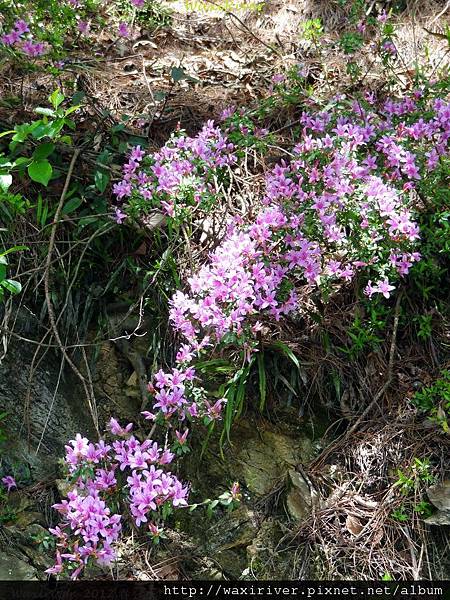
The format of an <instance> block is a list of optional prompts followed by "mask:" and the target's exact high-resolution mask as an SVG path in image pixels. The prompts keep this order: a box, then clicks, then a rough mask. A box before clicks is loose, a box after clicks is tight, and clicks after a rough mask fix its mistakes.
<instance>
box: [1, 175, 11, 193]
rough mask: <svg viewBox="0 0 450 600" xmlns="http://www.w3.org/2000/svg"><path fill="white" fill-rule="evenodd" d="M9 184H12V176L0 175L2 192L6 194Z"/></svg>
mask: <svg viewBox="0 0 450 600" xmlns="http://www.w3.org/2000/svg"><path fill="white" fill-rule="evenodd" d="M11 184H12V175H10V174H9V173H2V174H0V189H1V190H2V191H3V192H7V191H8V189H9V187H10V185H11Z"/></svg>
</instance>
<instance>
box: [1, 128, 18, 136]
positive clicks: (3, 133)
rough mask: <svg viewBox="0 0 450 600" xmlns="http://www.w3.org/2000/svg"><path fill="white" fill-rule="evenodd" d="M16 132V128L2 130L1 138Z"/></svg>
mask: <svg viewBox="0 0 450 600" xmlns="http://www.w3.org/2000/svg"><path fill="white" fill-rule="evenodd" d="M15 132H16V130H15V129H10V130H9V131H2V132H1V133H0V138H2V137H4V136H5V135H9V134H11V133H15Z"/></svg>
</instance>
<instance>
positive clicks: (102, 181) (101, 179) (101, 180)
mask: <svg viewBox="0 0 450 600" xmlns="http://www.w3.org/2000/svg"><path fill="white" fill-rule="evenodd" d="M94 181H95V187H96V188H97V189H98V191H99V192H100V193H101V194H103V192H104V191H105V190H106V188H107V186H108V183H109V175H107V174H106V173H103V172H102V171H95V175H94Z"/></svg>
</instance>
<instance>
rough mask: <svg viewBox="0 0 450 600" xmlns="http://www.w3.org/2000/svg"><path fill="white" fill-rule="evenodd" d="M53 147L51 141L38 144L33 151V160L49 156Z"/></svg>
mask: <svg viewBox="0 0 450 600" xmlns="http://www.w3.org/2000/svg"><path fill="white" fill-rule="evenodd" d="M54 149H55V144H52V142H46V143H45V144H40V145H39V146H38V147H37V148H36V150H35V151H34V152H33V158H34V160H43V159H44V158H47V156H50V154H51V153H52V152H53V150H54Z"/></svg>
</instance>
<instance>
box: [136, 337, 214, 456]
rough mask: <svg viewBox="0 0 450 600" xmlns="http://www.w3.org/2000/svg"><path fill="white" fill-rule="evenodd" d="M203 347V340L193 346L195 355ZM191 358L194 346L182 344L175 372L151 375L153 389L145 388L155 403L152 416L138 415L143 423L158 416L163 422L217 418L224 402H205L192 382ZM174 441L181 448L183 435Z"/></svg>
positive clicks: (201, 391)
mask: <svg viewBox="0 0 450 600" xmlns="http://www.w3.org/2000/svg"><path fill="white" fill-rule="evenodd" d="M207 343H208V342H207V339H204V340H203V344H202V346H201V347H199V346H198V345H197V346H196V353H197V354H198V353H199V352H200V351H201V350H202V348H204V347H206V345H207ZM193 358H194V346H188V345H187V344H184V345H183V346H182V347H181V349H180V351H179V352H178V355H177V362H178V363H180V364H179V368H175V369H172V371H171V372H170V373H165V372H164V371H163V370H160V371H159V372H158V373H157V374H156V375H155V379H154V381H155V386H153V385H149V391H150V392H151V393H152V394H153V396H154V399H155V400H156V402H155V403H154V404H153V409H152V410H153V411H154V412H149V411H144V412H143V413H142V414H143V415H144V417H145V418H146V419H148V420H150V421H154V420H156V419H157V416H158V414H160V415H161V416H162V417H163V419H164V420H165V421H168V420H169V419H170V418H171V417H172V416H173V415H177V417H178V418H179V419H180V420H184V419H186V418H188V419H193V418H204V417H207V418H208V419H209V420H210V421H214V420H216V419H218V418H219V417H220V413H221V411H222V406H223V404H224V403H225V399H224V398H222V399H220V400H217V401H216V402H215V403H214V404H211V403H210V402H209V401H208V400H207V397H206V396H207V395H206V391H205V390H204V389H203V388H201V387H200V386H199V385H198V384H197V383H196V382H195V379H196V376H195V369H194V368H193V367H191V366H188V363H189V362H191V361H192V360H193ZM176 437H177V439H178V443H179V445H183V444H184V443H185V442H186V438H187V431H185V432H184V433H183V434H180V433H179V432H177V435H176Z"/></svg>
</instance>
